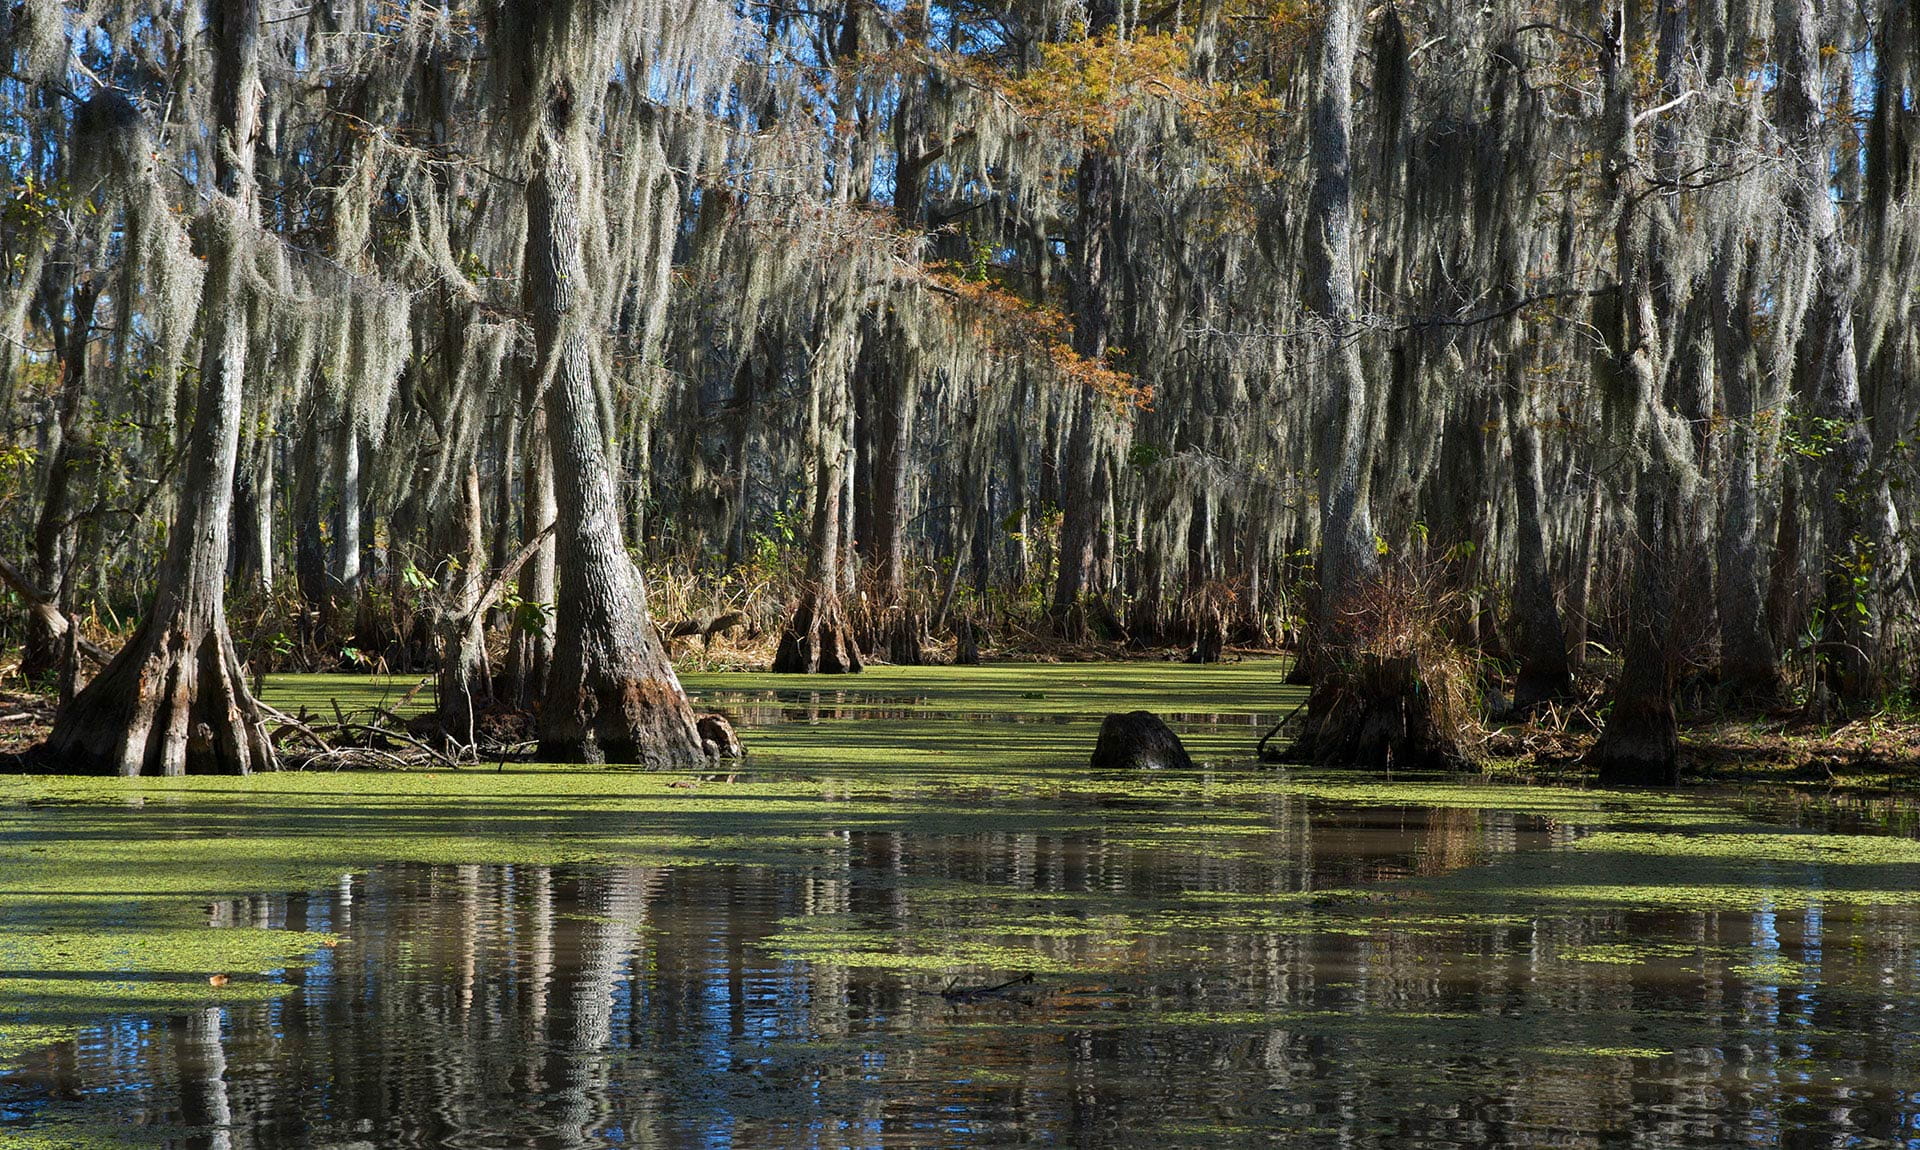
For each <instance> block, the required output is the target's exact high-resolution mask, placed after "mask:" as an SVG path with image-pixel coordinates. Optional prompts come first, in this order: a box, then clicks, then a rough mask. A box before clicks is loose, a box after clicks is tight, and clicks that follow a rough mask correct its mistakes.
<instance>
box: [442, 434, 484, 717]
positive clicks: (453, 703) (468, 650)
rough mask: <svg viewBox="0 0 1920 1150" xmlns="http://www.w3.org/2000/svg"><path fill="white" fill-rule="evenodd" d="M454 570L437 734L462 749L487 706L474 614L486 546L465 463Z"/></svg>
mask: <svg viewBox="0 0 1920 1150" xmlns="http://www.w3.org/2000/svg"><path fill="white" fill-rule="evenodd" d="M458 538H459V548H460V551H459V555H458V558H459V560H460V570H459V571H458V572H457V573H456V574H455V575H454V577H453V586H452V587H451V588H450V589H449V590H450V594H449V595H448V602H447V604H446V605H445V613H444V614H443V615H442V616H441V625H440V674H439V678H438V680H437V681H436V683H435V696H436V698H437V700H438V703H439V719H440V729H441V730H442V731H443V732H445V734H446V736H447V737H448V738H450V739H453V740H455V741H457V742H459V743H461V744H464V745H472V744H473V742H474V741H475V737H474V736H475V730H474V726H475V720H476V719H477V717H478V716H479V715H480V713H481V712H483V711H485V710H486V709H487V708H488V707H490V706H492V704H493V674H492V671H491V669H490V668H489V667H488V664H487V628H486V612H485V611H481V610H478V609H477V608H478V607H479V605H480V593H481V590H482V589H483V588H484V587H485V585H486V566H485V565H486V561H487V560H486V543H485V541H484V540H483V538H482V533H481V524H480V471H479V468H477V467H475V466H473V465H471V464H469V465H468V467H467V473H466V477H465V481H464V482H463V483H462V484H461V487H460V532H459V536H458Z"/></svg>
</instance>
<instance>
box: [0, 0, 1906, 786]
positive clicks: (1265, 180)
mask: <svg viewBox="0 0 1920 1150" xmlns="http://www.w3.org/2000/svg"><path fill="white" fill-rule="evenodd" d="M1915 12H1916V7H1915V6H1914V5H1913V4H1912V3H1910V2H1909V0H1884V2H1882V0H1875V2H1874V3H1869V4H1866V5H1863V6H1856V7H1855V8H1849V9H1847V10H1846V11H1840V10H1838V9H1833V10H1827V9H1823V8H1822V7H1821V6H1818V5H1812V4H1809V3H1805V2H1803V0H1783V2H1782V3H1779V4H1755V3H1728V4H1718V5H1706V6H1686V5H1666V6H1653V7H1646V6H1635V5H1625V4H1612V3H1610V4H1602V5H1598V6H1595V5H1591V4H1580V5H1576V4H1564V3H1563V4H1547V5H1546V6H1545V7H1542V6H1541V5H1539V4H1520V3H1517V2H1515V0H1493V2H1491V3H1488V4H1482V5H1475V6H1463V5H1444V4H1440V5H1436V4H1414V3H1391V4H1386V5H1382V6H1378V7H1371V8H1369V7H1365V6H1359V5H1355V4H1351V3H1346V2H1338V3H1328V4H1322V5H1316V6H1288V5H1274V6H1256V7H1255V8H1253V9H1245V10H1243V8H1241V7H1236V6H1234V5H1223V4H1218V3H1205V2H1203V3H1181V4H1156V5H1141V4H1136V3H1132V2H1130V0H1008V2H1005V3H990V4H982V3H977V2H974V0H965V2H961V0H831V2H827V3H821V4H815V5H808V6H799V7H793V6H766V5H752V4H732V3H727V2H725V0H702V2H700V3H685V2H681V0H567V2H565V3H533V2H530V0H526V2H523V0H490V2H488V3H485V4H481V5H458V4H452V3H441V2H415V0H403V2H397V3H388V4H379V5H343V4H337V3H318V4H306V3H294V2H292V0H247V2H246V3H234V4H217V5H215V4H199V3H189V4H178V3H162V2H160V0H91V2H89V3H83V4H56V3H52V2H51V0H28V2H26V3H11V4H4V5H0V45H3V46H4V48H3V49H0V50H3V51H4V53H5V56H6V69H5V73H4V78H3V79H0V120H4V124H5V127H6V129H7V135H6V139H7V141H8V143H7V144H6V145H5V147H4V149H3V150H0V156H3V157H4V162H5V163H6V164H7V165H8V169H9V175H10V177H11V179H10V188H11V189H12V190H11V191H10V192H9V193H8V198H7V201H6V203H5V205H4V209H5V210H4V212H0V249H4V250H3V252H0V254H4V256H5V260H4V263H3V264H0V285H3V286H4V296H0V399H4V405H3V406H4V409H5V410H6V411H8V412H9V414H10V419H9V421H8V423H7V425H6V427H5V428H4V429H3V431H0V434H4V436H5V443H4V444H0V555H4V556H6V557H7V558H8V559H9V560H10V562H9V563H8V565H7V567H6V570H7V571H8V572H10V574H9V576H8V578H9V583H10V585H13V586H14V592H15V594H16V595H17V596H19V597H20V602H21V603H23V604H26V605H27V609H25V610H22V611H20V612H18V613H17V615H18V617H17V618H15V617H9V618H7V619H6V620H4V621H0V629H4V637H5V638H6V639H7V641H8V642H10V643H12V642H17V643H19V645H20V647H21V652H22V658H21V667H20V671H21V673H22V674H23V675H24V676H25V677H27V678H29V679H31V680H33V681H36V682H40V683H43V684H47V685H50V686H51V685H55V684H57V683H59V682H62V681H64V682H67V683H69V684H70V685H71V686H73V687H74V688H75V690H76V692H77V693H76V694H75V696H74V698H73V699H72V700H71V701H70V702H69V704H68V705H67V707H66V709H65V710H64V711H63V717H62V720H61V722H60V724H59V725H58V726H57V727H56V729H55V730H54V732H53V737H52V739H51V740H50V743H49V756H50V758H49V761H58V762H65V763H67V764H69V765H70V766H73V767H74V768H75V769H91V770H108V771H118V772H124V773H147V772H177V771H186V770H194V771H199V770H223V771H246V770H254V769H261V768H264V767H267V766H270V765H272V764H273V763H274V761H275V758H276V755H275V752H274V749H273V747H272V746H271V745H270V743H269V742H268V740H267V737H266V733H265V732H266V730H267V725H268V720H270V719H271V718H272V716H270V715H269V714H268V713H266V712H265V711H263V710H262V709H261V708H260V707H259V706H258V704H257V703H256V701H255V700H254V699H253V697H252V693H251V691H250V688H249V683H250V680H251V677H252V675H253V674H254V673H257V672H259V671H261V670H264V669H267V668H283V667H285V668H296V667H297V668H304V669H337V668H351V669H373V670H381V669H384V670H388V671H396V672H398V671H404V672H408V673H422V674H424V673H426V672H432V673H433V680H434V682H435V683H436V684H437V699H436V704H437V705H436V706H435V708H434V711H435V713H436V715H437V716H438V724H439V730H438V732H437V733H438V735H439V736H440V741H438V742H436V743H435V744H434V745H435V746H440V747H455V748H459V747H472V746H474V745H476V744H477V742H478V741H479V739H480V736H481V733H482V732H484V731H489V730H497V731H510V732H512V734H513V737H514V738H516V739H519V738H523V737H527V738H532V739H535V740H537V741H538V743H539V746H540V748H541V751H540V753H541V754H543V755H545V756H547V757H550V758H554V759H567V760H584V761H592V762H600V761H624V762H637V763H645V764H652V765H684V764H686V763H688V762H691V761H693V760H694V759H696V758H698V757H699V755H700V754H701V750H702V747H701V740H700V737H699V734H698V732H697V729H696V726H695V722H694V716H693V714H692V712H691V711H690V710H689V709H688V708H687V706H686V702H685V698H684V695H683V693H682V691H681V689H680V685H679V681H678V679H677V677H676V673H675V671H674V667H673V661H672V660H673V658H682V659H686V658H697V659H700V660H704V661H706V662H707V663H710V664H712V663H726V664H727V665H740V664H753V665H762V666H764V665H771V666H772V667H773V668H774V669H776V670H780V671H791V672H796V673H847V672H855V671H859V670H860V669H861V668H863V667H866V666H871V665H873V664H875V663H879V662H892V663H913V662H923V661H937V660H946V659H951V660H954V661H956V662H965V661H970V660H972V659H975V658H992V657H996V656H999V655H1004V654H1007V653H1012V652H1020V653H1044V654H1048V655H1059V654H1071V653H1082V652H1090V651H1099V652H1105V653H1109V654H1121V653H1131V654H1147V653H1153V654H1157V655H1161V656H1165V657H1172V658H1177V659H1182V660H1190V661H1194V662H1208V661H1214V660H1220V659H1230V658H1234V657H1235V655H1236V652H1237V651H1241V650H1248V649H1255V650H1270V649H1273V648H1274V647H1276V646H1279V647H1285V648H1288V649H1290V650H1292V651H1293V652H1295V654H1296V655H1297V656H1298V661H1297V665H1298V672H1299V674H1300V675H1301V676H1303V677H1305V678H1307V679H1310V680H1311V681H1313V682H1315V683H1316V684H1317V685H1318V687H1319V688H1320V689H1319V690H1318V691H1316V694H1315V698H1316V699H1317V700H1319V702H1318V703H1317V704H1316V705H1315V706H1314V707H1312V708H1310V710H1311V712H1312V714H1311V715H1309V721H1308V724H1307V727H1306V739H1305V741H1304V742H1303V744H1302V746H1301V748H1300V750H1301V752H1302V753H1304V754H1308V755H1310V756H1311V757H1313V758H1316V759H1320V760H1323V761H1348V760H1354V759H1359V760H1364V761H1369V762H1382V761H1386V760H1387V759H1388V758H1391V759H1393V760H1394V761H1396V762H1399V761H1405V760H1408V759H1415V760H1419V761H1422V762H1431V763H1437V764H1444V765H1452V764H1457V763H1460V762H1464V761H1468V760H1469V759H1471V758H1472V755H1473V749H1474V747H1475V746H1476V745H1477V742H1476V740H1477V738H1478V735H1477V732H1476V730H1475V728H1476V726H1477V725H1478V724H1479V723H1480V722H1481V721H1482V719H1484V718H1485V717H1487V716H1494V715H1497V716H1498V717H1500V718H1502V719H1505V718H1507V717H1514V718H1524V717H1526V716H1537V715H1543V714H1561V713H1562V712H1563V710H1564V709H1566V708H1570V707H1571V708H1574V709H1575V710H1578V711H1580V713H1594V714H1598V713H1603V712H1604V713H1605V714H1606V715H1607V716H1608V719H1607V722H1606V723H1605V724H1604V725H1605V732H1604V734H1603V735H1600V737H1599V738H1598V741H1597V745H1595V746H1594V747H1593V748H1592V755H1591V758H1590V762H1591V764H1592V765H1593V767H1594V768H1595V770H1596V771H1598V772H1599V773H1600V774H1601V775H1602V776H1603V777H1605V778H1608V779H1611V780H1619V781H1655V782H1666V781H1670V780H1671V779H1672V778H1673V777H1675V770H1676V769H1677V768H1676V764H1677V761H1678V760H1677V755H1678V724H1679V723H1680V722H1681V721H1682V719H1683V718H1684V716H1685V714H1686V713H1687V712H1688V709H1689V708H1695V707H1700V706H1704V705H1706V704H1707V703H1709V702H1712V703H1715V704H1734V705H1739V706H1748V707H1762V708H1779V707H1782V706H1784V705H1787V704H1789V703H1794V704H1800V705H1802V706H1804V707H1805V708H1806V710H1807V711H1808V712H1809V713H1813V714H1817V715H1820V716H1825V717H1839V716H1843V715H1846V714H1849V713H1853V712H1857V711H1859V710H1860V709H1862V708H1865V707H1869V706H1872V705H1874V701H1875V700H1877V699H1880V698H1882V697H1883V696H1884V695H1886V694H1887V693H1888V692H1891V691H1899V690H1903V689H1905V687H1906V685H1907V684H1908V683H1910V682H1911V680H1912V677H1913V675H1914V674H1915V672H1916V670H1917V669H1920V664H1916V662H1915V660H1916V657H1920V643H1916V641H1915V638H1914V622H1915V616H1914V610H1915V603H1914V596H1913V594H1912V587H1913V579H1912V575H1911V572H1910V570H1909V567H1910V564H1911V562H1912V556H1913V554H1914V547H1913V545H1912V542H1911V540H1910V539H1909V538H1908V535H1909V530H1910V528H1909V525H1910V524H1911V523H1912V522H1913V519H1914V510H1915V509H1914V507H1913V506H1912V501H1913V495H1912V494H1911V493H1912V492H1913V491H1914V490H1916V486H1915V483H1914V482H1913V480H1914V479H1915V478H1916V476H1915V475H1914V470H1915V469H1914V465H1913V460H1912V447H1911V443H1912V441H1913V436H1912V435H1911V434H1910V431H1911V429H1912V427H1913V426H1914V425H1915V423H1916V422H1920V409H1916V407H1915V403H1916V400H1915V396H1916V394H1920V393H1916V391H1915V389H1914V388H1913V387H1912V386H1911V383H1912V380H1913V378H1914V374H1915V371H1916V370H1917V369H1920V322H1916V308H1920V299H1917V298H1916V297H1915V295H1914V292H1913V284H1914V283H1915V282H1920V208H1916V203H1920V197H1917V196H1916V195H1915V187H1916V179H1920V112H1917V111H1916V93H1920V17H1916V15H1915ZM1856 128H1857V129H1858V130H1855V129H1856ZM1410 598H1411V599H1419V600H1422V602H1411V601H1408V600H1409V599H1410ZM1410 620H1412V621H1417V626H1416V625H1414V623H1413V622H1409V621H1410ZM1403 624H1404V625H1403ZM83 631H84V632H85V634H86V635H88V636H90V638H89V646H91V645H92V642H93V640H94V639H103V640H105V639H110V640H111V642H106V643H103V644H102V646H101V648H100V649H98V653H99V654H101V655H103V656H104V655H106V654H107V649H111V648H113V647H116V646H117V647H118V648H119V653H118V655H116V656H113V657H112V658H111V661H110V662H106V663H102V662H101V661H100V660H96V659H92V658H90V657H88V656H86V655H84V654H74V653H72V652H73V651H74V650H75V648H76V644H75V643H74V642H73V641H72V639H71V638H70V636H71V637H73V638H77V637H78V636H79V635H80V634H81V633H82V632H83ZM1396 644H1397V646H1396ZM89 674H92V675H93V679H92V682H91V683H90V684H85V685H84V686H83V685H82V681H83V680H85V679H86V678H87V676H88V675H89ZM1597 694H1604V695H1605V697H1606V698H1607V699H1608V700H1609V705H1608V706H1606V707H1605V708H1603V709H1602V708H1588V707H1587V706H1586V705H1587V704H1588V703H1590V702H1592V701H1593V700H1594V698H1595V696H1596V695H1597ZM1396 724H1397V725H1396ZM1389 730H1391V731H1392V732H1398V733H1393V734H1383V733H1382V732H1388V731H1389ZM1365 732H1370V733H1365ZM1389 748H1391V749H1389Z"/></svg>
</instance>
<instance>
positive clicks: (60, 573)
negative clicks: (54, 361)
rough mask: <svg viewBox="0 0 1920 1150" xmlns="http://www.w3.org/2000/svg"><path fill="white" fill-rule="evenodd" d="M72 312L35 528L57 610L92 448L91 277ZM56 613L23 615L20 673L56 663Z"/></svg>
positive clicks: (79, 287) (64, 602) (45, 581)
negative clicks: (87, 415) (88, 424)
mask: <svg viewBox="0 0 1920 1150" xmlns="http://www.w3.org/2000/svg"><path fill="white" fill-rule="evenodd" d="M70 295H71V299H72V301H73V304H72V307H73V316H72V318H71V319H70V320H69V321H68V323H67V325H66V330H65V331H64V333H62V334H63V336H64V338H62V339H61V340H60V406H59V417H58V422H57V424H56V427H57V430H58V433H59V438H58V440H57V442H56V445H55V447H54V450H53V457H52V458H51V459H50V460H49V461H48V464H47V487H46V491H45V493H44V495H43V497H42V499H41V501H40V517H39V520H38V522H37V523H35V525H34V530H33V553H34V567H35V572H34V573H35V575H36V576H38V578H39V580H40V585H41V586H42V587H45V588H46V589H47V594H48V595H50V596H51V597H52V601H53V605H54V608H55V610H56V611H58V612H65V611H66V610H67V609H68V608H69V606H70V599H71V588H70V587H69V586H68V579H69V575H70V571H69V568H70V565H71V564H72V561H73V554H74V546H75V542H76V535H77V531H76V529H75V527H74V517H73V489H74V486H75V481H76V480H77V479H79V478H81V473H82V471H84V470H91V468H92V464H93V456H94V453H95V452H94V447H93V445H92V442H91V436H90V435H88V434H87V433H86V432H85V430H84V429H83V428H82V425H81V417H82V415H83V413H84V412H85V410H86V404H87V395H86V391H87V347H88V345H89V343H90V341H91V339H92V335H93V312H94V304H95V302H96V301H98V299H99V298H100V292H99V288H98V287H97V286H96V285H95V284H94V283H93V282H91V281H90V280H89V281H82V282H79V283H76V284H74V285H73V290H72V292H71V293H70ZM59 618H60V617H59V616H57V615H50V614H49V613H47V612H41V611H34V612H30V613H29V614H28V616H27V632H26V639H25V643H24V645H23V648H22V650H21V654H20V676H21V678H23V679H43V678H45V677H46V676H48V675H50V674H52V673H53V671H54V669H55V668H56V667H58V666H59V665H60V656H61V651H62V649H63V646H64V643H63V641H62V636H63V635H64V633H65V628H64V627H62V626H59V625H58V622H57V620H58V619H59Z"/></svg>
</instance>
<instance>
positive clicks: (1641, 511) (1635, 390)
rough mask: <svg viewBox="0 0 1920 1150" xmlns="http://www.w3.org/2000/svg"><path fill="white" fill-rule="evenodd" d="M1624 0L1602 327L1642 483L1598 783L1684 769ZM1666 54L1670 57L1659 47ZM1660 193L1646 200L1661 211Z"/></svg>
mask: <svg viewBox="0 0 1920 1150" xmlns="http://www.w3.org/2000/svg"><path fill="white" fill-rule="evenodd" d="M1662 19H1663V20H1674V19H1679V20H1684V19H1685V6H1684V4H1681V3H1677V2H1673V3H1669V4H1668V5H1667V6H1666V7H1664V8H1663V9H1662ZM1627 29H1628V19H1627V9H1626V6H1625V4H1624V3H1621V4H1617V5H1615V6H1613V8H1612V12H1611V16H1610V20H1609V27H1608V34H1607V39H1606V42H1605V44H1604V45H1603V46H1602V50H1601V72H1602V75H1603V77H1604V80H1605V87H1606V94H1607V131H1608V136H1609V146H1608V150H1607V155H1606V159H1605V162H1604V163H1605V166H1604V172H1605V176H1606V180H1607V188H1608V193H1609V196H1610V198H1611V201H1612V203H1613V205H1614V211H1615V213H1616V215H1615V222H1614V277H1615V289H1616V290H1617V291H1618V292H1619V298H1620V317H1619V324H1618V327H1617V329H1616V330H1615V331H1613V332H1610V333H1608V337H1609V342H1610V343H1611V345H1612V352H1613V357H1614V361H1615V362H1614V370H1615V371H1616V372H1617V374H1618V376H1619V378H1620V380H1621V381H1622V383H1623V385H1624V386H1625V387H1626V389H1627V392H1628V398H1627V402H1628V405H1629V408H1628V409H1629V411H1630V413H1631V414H1630V420H1631V422H1630V432H1629V439H1630V443H1631V446H1632V448H1633V450H1632V453H1631V457H1632V458H1635V459H1638V460H1640V461H1641V462H1640V464H1639V466H1638V468H1637V475H1636V477H1635V480H1636V482H1635V489H1636V491H1637V493H1638V494H1637V504H1636V507H1637V512H1636V521H1637V530H1636V536H1637V539H1636V542H1637V546H1638V550H1637V552H1636V554H1635V556H1634V559H1635V565H1634V576H1633V587H1634V593H1633V599H1632V602H1631V603H1630V605H1629V611H1628V622H1627V627H1628V634H1627V644H1626V651H1625V663H1624V665H1623V667H1622V670H1621V674H1620V677H1619V678H1618V679H1617V680H1616V681H1615V682H1614V687H1613V694H1612V710H1611V711H1610V712H1609V714H1608V717H1607V725H1606V728H1605V729H1604V730H1603V731H1601V733H1600V738H1599V739H1598V740H1596V741H1595V743H1594V746H1593V749H1592V750H1591V751H1590V752H1589V753H1588V757H1587V761H1588V763H1589V764H1590V765H1591V766H1593V767H1594V768H1596V770H1597V771H1598V772H1599V778H1600V781H1601V782H1602V783H1603V784H1609V785H1614V784H1627V785H1655V786H1671V785H1672V784H1674V783H1677V782H1679V779H1680V740H1679V730H1678V726H1677V724H1676V721H1675V717H1674V710H1673V685H1674V672H1675V666H1674V664H1675V661H1676V658H1677V651H1676V649H1675V643H1674V637H1673V621H1674V620H1673V614H1672V607H1673V584H1674V579H1675V575H1676V569H1677V565H1678V564H1679V561H1680V558H1681V557H1680V555H1679V553H1678V551H1679V548H1678V544H1679V540H1680V538H1681V533H1680V531H1679V530H1678V521H1679V520H1680V518H1681V512H1682V508H1681V498H1680V489H1681V475H1682V473H1683V472H1684V471H1685V470H1686V469H1687V468H1688V467H1690V466H1691V459H1690V455H1691V439H1690V436H1689V433H1688V432H1687V431H1686V430H1684V429H1682V428H1676V427H1675V426H1674V423H1675V420H1674V418H1673V417H1672V416H1671V415H1670V413H1669V412H1668V411H1667V405H1666V403H1665V400H1664V397H1663V392H1662V379H1663V370H1662V365H1663V363H1664V362H1665V357H1664V354H1663V350H1662V344H1661V338H1660V337H1661V333H1662V332H1664V331H1666V330H1667V328H1666V327H1664V326H1663V325H1662V323H1661V319H1662V318H1670V317H1661V316H1659V315H1657V312H1656V304H1655V285H1656V284H1660V283H1665V282H1666V279H1667V277H1666V275H1665V271H1664V269H1663V268H1661V267H1659V266H1658V261H1657V258H1656V252H1655V241H1656V239H1657V233H1655V231H1654V229H1653V228H1652V227H1651V226H1649V224H1648V223H1647V222H1646V221H1645V220H1643V219H1642V211H1641V209H1640V208H1639V207H1638V205H1639V204H1640V203H1641V202H1642V201H1640V200H1639V199H1638V197H1637V196H1636V195H1635V194H1634V181H1635V179H1636V178H1637V177H1638V175H1639V170H1638V169H1639V164H1640V158H1639V150H1638V144H1637V142H1636V136H1635V115H1634V98H1633V97H1634V87H1635V80H1634V78H1633V76H1632V74H1631V68H1630V63H1629V57H1628V32H1627ZM1661 58H1662V61H1663V64H1667V63H1670V60H1671V57H1670V55H1669V53H1668V52H1667V51H1665V50H1663V51H1662V53H1661ZM1668 210H1670V209H1668V208H1667V207H1665V206H1663V204H1661V203H1659V202H1652V203H1649V204H1648V206H1647V208H1646V209H1645V211H1646V212H1647V213H1652V212H1664V211H1668Z"/></svg>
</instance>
